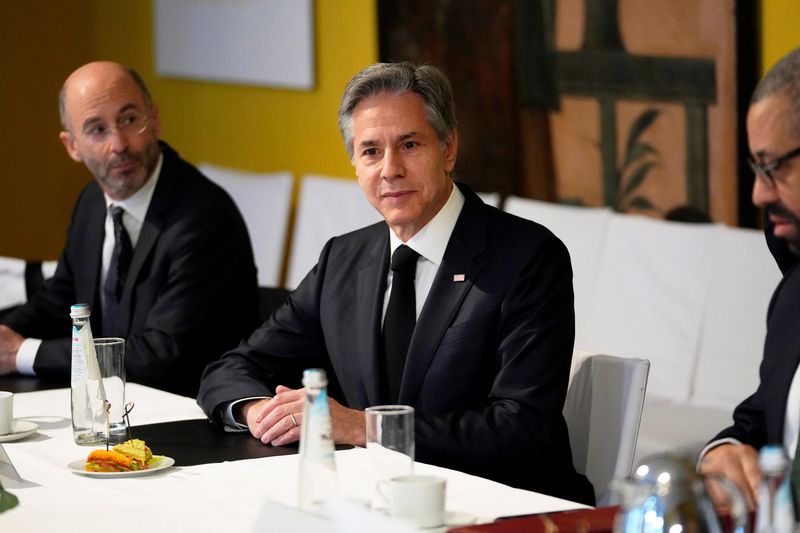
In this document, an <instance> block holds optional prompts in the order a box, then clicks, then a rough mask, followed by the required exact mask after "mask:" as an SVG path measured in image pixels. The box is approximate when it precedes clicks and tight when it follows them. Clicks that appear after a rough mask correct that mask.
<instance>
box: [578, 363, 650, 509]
mask: <svg viewBox="0 0 800 533" xmlns="http://www.w3.org/2000/svg"><path fill="white" fill-rule="evenodd" d="M649 370H650V362H649V361H648V360H646V359H635V358H624V357H613V356H610V355H588V356H586V357H584V358H583V359H582V360H580V359H579V360H577V362H575V363H574V364H573V372H572V375H571V378H570V384H569V390H568V392H567V399H566V402H565V404H564V418H565V419H566V421H567V427H568V428H569V441H570V446H571V447H572V458H573V462H574V464H575V468H576V470H578V472H580V473H582V474H584V475H586V477H588V478H589V481H591V482H592V484H593V485H594V492H595V497H596V499H597V504H598V505H603V504H606V503H608V498H609V487H608V485H609V483H610V482H611V481H612V480H614V479H620V478H624V477H627V476H629V475H630V473H631V468H632V467H633V457H634V453H635V451H636V439H637V436H638V434H639V422H640V420H641V416H642V407H643V405H644V396H645V389H646V388H647V375H648V372H649Z"/></svg>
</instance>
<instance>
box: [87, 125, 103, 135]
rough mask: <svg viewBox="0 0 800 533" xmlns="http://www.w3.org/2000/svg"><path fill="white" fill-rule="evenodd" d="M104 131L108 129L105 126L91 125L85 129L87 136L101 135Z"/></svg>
mask: <svg viewBox="0 0 800 533" xmlns="http://www.w3.org/2000/svg"><path fill="white" fill-rule="evenodd" d="M106 131H108V130H107V129H106V127H105V126H92V127H91V128H89V129H87V130H86V135H88V136H89V137H102V136H103V135H105V134H106Z"/></svg>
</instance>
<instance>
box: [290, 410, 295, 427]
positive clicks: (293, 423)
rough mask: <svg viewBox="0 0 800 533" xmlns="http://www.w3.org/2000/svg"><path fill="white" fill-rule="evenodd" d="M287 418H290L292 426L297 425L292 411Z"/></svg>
mask: <svg viewBox="0 0 800 533" xmlns="http://www.w3.org/2000/svg"><path fill="white" fill-rule="evenodd" d="M289 418H291V419H292V427H294V426H297V419H296V418H295V417H294V413H289Z"/></svg>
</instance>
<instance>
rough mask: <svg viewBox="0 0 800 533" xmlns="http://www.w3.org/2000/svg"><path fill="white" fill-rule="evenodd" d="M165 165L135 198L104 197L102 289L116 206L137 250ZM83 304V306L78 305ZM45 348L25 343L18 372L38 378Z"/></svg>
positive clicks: (158, 166) (31, 341)
mask: <svg viewBox="0 0 800 533" xmlns="http://www.w3.org/2000/svg"><path fill="white" fill-rule="evenodd" d="M163 161H164V156H163V155H159V156H158V163H156V168H155V169H154V170H153V173H152V174H151V175H150V178H149V179H148V180H147V181H146V182H145V183H144V185H142V188H141V189H139V190H138V191H136V192H135V193H133V195H132V196H131V197H129V198H126V199H125V200H118V201H117V200H112V199H111V198H109V196H108V195H107V194H105V193H103V197H104V198H105V200H106V220H105V237H104V239H103V257H102V267H101V270H100V272H101V274H100V287H103V286H104V284H105V282H106V274H107V272H106V271H107V270H108V264H109V263H110V262H111V255H112V254H113V252H114V221H113V219H112V218H111V209H110V207H111V206H112V205H118V206H120V207H122V208H123V209H124V210H125V212H124V213H123V214H122V225H123V226H125V231H127V232H128V236H129V237H130V239H131V246H132V247H133V248H134V249H136V243H137V242H138V241H139V234H140V233H141V232H142V224H143V223H144V217H145V216H146V215H147V209H148V208H149V207H150V200H151V199H152V198H153V191H155V188H156V183H157V182H158V176H159V174H161V164H162V163H163ZM105 299H106V295H105V291H102V290H101V291H100V304H101V305H105ZM75 303H79V302H75ZM64 336H65V337H66V336H69V332H67V331H65V332H64ZM41 344H42V340H41V339H33V338H27V339H25V340H23V341H22V344H21V345H20V347H19V350H18V351H17V372H19V373H20V374H24V375H28V376H33V375H35V374H36V372H34V370H33V363H34V361H35V359H36V352H37V351H39V345H41Z"/></svg>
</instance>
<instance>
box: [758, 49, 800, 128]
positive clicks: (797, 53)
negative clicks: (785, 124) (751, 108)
mask: <svg viewBox="0 0 800 533" xmlns="http://www.w3.org/2000/svg"><path fill="white" fill-rule="evenodd" d="M776 94H784V95H785V96H786V97H787V99H788V101H789V104H790V105H789V109H790V114H789V117H788V119H789V127H790V128H791V131H793V132H795V133H797V134H798V135H800V48H795V49H794V50H792V51H791V52H789V53H788V54H786V55H785V56H783V58H781V60H780V61H778V62H777V63H776V64H775V65H774V66H773V67H772V68H771V69H769V72H767V74H766V76H764V77H763V78H762V79H761V81H759V82H758V85H757V86H756V90H755V91H753V96H752V97H751V98H750V103H751V104H755V103H756V102H758V101H760V100H763V99H764V98H767V97H770V96H774V95H776Z"/></svg>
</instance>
